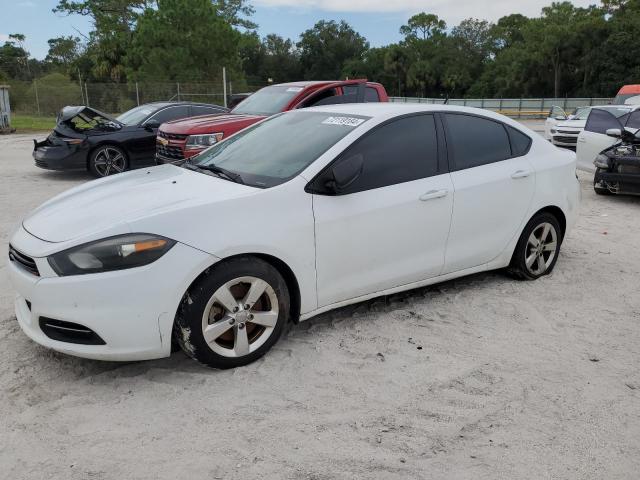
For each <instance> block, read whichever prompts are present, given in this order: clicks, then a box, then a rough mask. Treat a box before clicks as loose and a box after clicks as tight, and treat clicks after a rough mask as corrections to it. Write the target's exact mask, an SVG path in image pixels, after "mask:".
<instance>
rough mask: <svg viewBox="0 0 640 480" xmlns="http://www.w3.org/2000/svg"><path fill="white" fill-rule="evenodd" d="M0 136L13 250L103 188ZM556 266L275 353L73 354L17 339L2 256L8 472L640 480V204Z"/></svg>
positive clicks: (609, 211)
mask: <svg viewBox="0 0 640 480" xmlns="http://www.w3.org/2000/svg"><path fill="white" fill-rule="evenodd" d="M30 138H31V136H20V135H13V136H5V137H0V166H1V167H2V175H3V176H2V180H1V181H0V200H1V206H2V208H1V209H0V237H1V238H0V243H1V244H2V245H0V249H2V250H1V251H3V252H5V251H6V243H7V240H8V235H9V231H10V229H12V228H13V226H14V225H15V224H16V222H18V221H19V220H20V218H21V217H22V216H23V215H25V214H26V213H27V212H28V211H29V210H31V209H32V208H34V207H35V206H37V205H38V204H39V203H41V202H42V201H44V200H45V199H47V198H49V197H51V196H52V195H54V194H56V193H58V192H60V191H62V190H64V189H66V188H68V187H70V186H72V185H75V184H78V183H80V182H84V181H86V180H87V179H88V177H87V176H86V175H84V174H80V175H77V174H53V173H49V172H44V171H41V170H38V169H37V168H35V167H34V166H33V164H32V160H31V157H30V150H31V142H30ZM580 181H581V184H582V187H583V205H582V214H581V217H580V220H579V222H578V224H577V226H576V228H575V229H574V230H573V231H572V232H571V234H570V235H569V236H568V238H567V239H566V241H565V244H564V245H563V249H562V253H561V256H560V258H559V261H558V264H557V266H556V269H555V272H554V273H553V274H552V275H550V276H548V277H545V278H544V279H542V280H539V281H536V282H518V281H514V280H511V279H510V278H508V277H505V276H504V275H503V274H501V273H499V272H496V273H487V274H481V275H475V276H472V277H468V278H464V279H461V280H457V281H453V282H448V283H446V284H442V285H439V286H436V287H432V288H426V289H421V290H417V291H413V292H410V293H407V294H403V295H396V296H393V297H391V298H387V299H386V300H385V299H379V300H375V301H371V302H367V303H363V304H359V305H356V306H355V307H350V308H346V309H342V310H339V311H336V312H333V313H330V314H327V315H324V316H322V317H319V318H316V319H314V320H311V321H309V322H306V323H303V324H301V325H299V326H298V327H295V328H294V329H293V330H292V331H291V332H290V333H289V335H288V336H287V337H286V338H283V339H282V340H281V341H280V343H279V344H278V345H277V346H276V347H275V348H274V349H273V350H272V351H271V352H270V353H269V354H268V355H267V356H266V357H265V358H263V359H262V360H260V361H258V362H256V363H254V364H252V365H250V366H248V367H245V368H241V369H237V370H234V371H215V370H208V369H205V368H203V367H201V366H199V365H197V364H195V363H194V362H193V361H191V360H189V359H187V358H186V357H185V356H184V355H183V354H181V353H177V354H174V355H173V356H172V357H171V358H168V359H164V360H159V361H150V362H141V363H130V364H117V363H102V362H95V361H88V360H82V359H76V358H72V357H67V356H64V355H60V354H56V353H53V352H51V351H48V350H46V349H44V348H41V347H39V346H37V345H36V344H34V343H33V342H31V341H30V340H28V339H27V337H26V336H25V335H24V334H22V332H21V331H20V329H19V327H18V325H17V323H16V320H15V317H14V315H13V312H12V295H13V293H12V291H11V289H10V287H9V285H8V282H7V279H6V275H5V274H4V272H3V271H2V270H3V269H4V265H5V263H6V254H2V256H1V257H0V478H2V479H12V480H18V479H176V478H193V479H216V478H220V479H225V480H226V479H243V480H244V479H251V478H262V479H280V478H286V479H316V480H324V479H342V478H357V479H409V478H434V479H510V480H511V479H607V480H611V479H630V478H638V477H637V476H638V471H639V470H640V372H639V371H638V365H639V363H638V362H639V360H640V326H639V325H638V323H639V322H640V294H639V293H638V279H639V272H640V255H639V254H638V245H639V243H638V240H639V239H640V221H639V220H638V218H639V217H638V212H639V210H640V198H628V197H627V198H625V197H596V195H595V194H594V193H593V191H592V188H591V185H590V178H589V177H588V176H587V175H581V176H580Z"/></svg>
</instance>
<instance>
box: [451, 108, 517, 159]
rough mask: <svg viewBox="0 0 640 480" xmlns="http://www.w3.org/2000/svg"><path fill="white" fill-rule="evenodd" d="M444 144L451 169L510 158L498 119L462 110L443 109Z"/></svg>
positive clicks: (507, 142) (509, 149)
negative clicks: (445, 124)
mask: <svg viewBox="0 0 640 480" xmlns="http://www.w3.org/2000/svg"><path fill="white" fill-rule="evenodd" d="M445 119H446V123H447V131H448V139H447V146H448V147H449V150H450V151H451V152H452V154H453V161H454V169H455V170H463V169H465V168H473V167H479V166H481V165H486V164H489V163H494V162H499V161H501V160H506V159H507V158H510V157H511V156H512V155H511V144H510V141H509V136H508V135H507V130H506V129H505V127H504V125H503V124H502V123H500V122H496V121H494V120H490V119H488V118H482V117H476V116H472V115H466V114H458V113H447V114H445Z"/></svg>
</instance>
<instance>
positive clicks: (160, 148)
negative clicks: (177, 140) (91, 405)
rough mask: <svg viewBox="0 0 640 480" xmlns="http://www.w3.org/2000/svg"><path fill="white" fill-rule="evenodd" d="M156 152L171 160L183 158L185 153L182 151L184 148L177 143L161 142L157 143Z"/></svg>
mask: <svg viewBox="0 0 640 480" xmlns="http://www.w3.org/2000/svg"><path fill="white" fill-rule="evenodd" d="M156 147H157V148H156V153H157V154H158V155H160V156H161V157H164V158H169V159H171V160H183V159H184V153H182V148H180V147H178V146H177V145H162V144H161V143H158V144H156Z"/></svg>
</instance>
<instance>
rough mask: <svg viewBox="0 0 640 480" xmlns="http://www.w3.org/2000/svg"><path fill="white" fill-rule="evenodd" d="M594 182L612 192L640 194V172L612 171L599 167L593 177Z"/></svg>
mask: <svg viewBox="0 0 640 480" xmlns="http://www.w3.org/2000/svg"><path fill="white" fill-rule="evenodd" d="M639 163H640V162H639ZM593 183H594V185H595V186H597V187H599V188H602V189H607V190H609V191H610V192H612V193H616V194H623V195H640V173H620V172H611V171H607V170H603V169H601V168H598V169H597V170H596V173H595V175H594V177H593Z"/></svg>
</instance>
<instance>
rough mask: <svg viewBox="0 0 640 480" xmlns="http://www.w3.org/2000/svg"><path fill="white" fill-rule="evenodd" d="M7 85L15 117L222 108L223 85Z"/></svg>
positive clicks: (230, 88) (45, 82) (53, 81)
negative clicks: (81, 109)
mask: <svg viewBox="0 0 640 480" xmlns="http://www.w3.org/2000/svg"><path fill="white" fill-rule="evenodd" d="M9 86H10V89H9V92H10V96H11V110H12V111H13V113H16V114H18V115H42V116H53V115H56V114H57V113H58V112H59V111H60V110H61V109H62V108H63V107H65V106H67V105H88V106H90V107H93V108H95V109H97V110H101V111H103V112H106V113H111V114H119V113H122V112H125V111H127V110H129V109H131V108H133V107H135V106H136V105H142V104H143V103H149V102H157V101H169V100H173V101H191V102H202V103H211V104H216V105H224V88H223V84H222V82H210V83H152V82H139V83H138V82H136V83H126V84H125V83H89V82H83V83H82V84H80V83H77V82H76V83H74V82H71V81H69V80H68V79H66V78H63V79H61V78H55V79H50V80H42V79H41V80H34V81H32V82H10V84H9ZM264 86H265V85H250V86H246V85H243V88H242V92H254V91H256V90H258V89H260V88H262V87H264ZM226 93H227V98H228V99H229V98H231V96H232V95H233V93H234V84H233V82H227V92H226ZM238 93H239V92H238Z"/></svg>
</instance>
